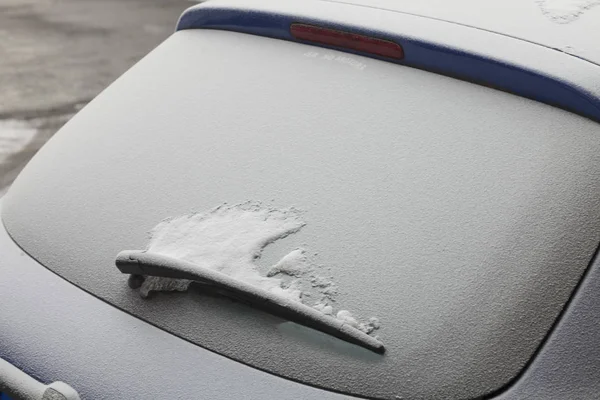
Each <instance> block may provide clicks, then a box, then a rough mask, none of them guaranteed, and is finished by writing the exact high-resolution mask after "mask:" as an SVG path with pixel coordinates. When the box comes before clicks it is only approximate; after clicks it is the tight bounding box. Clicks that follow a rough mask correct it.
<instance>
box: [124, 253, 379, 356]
mask: <svg viewBox="0 0 600 400" xmlns="http://www.w3.org/2000/svg"><path fill="white" fill-rule="evenodd" d="M115 263H116V265H117V268H119V270H120V271H121V272H122V273H124V274H132V275H147V276H158V277H165V278H175V279H187V280H190V281H195V282H200V283H204V284H209V285H212V286H215V287H217V288H219V289H223V290H224V291H225V292H226V293H231V295H233V296H236V297H237V296H239V297H242V298H243V299H244V300H246V301H248V302H249V303H250V304H252V305H253V306H256V307H260V308H264V309H266V310H269V311H271V312H273V313H274V314H277V315H279V316H281V317H284V318H287V319H289V320H290V321H293V322H296V323H298V324H301V325H305V326H308V327H310V328H313V329H316V330H319V331H321V332H324V333H327V334H330V335H332V336H335V337H337V338H339V339H342V340H344V341H346V342H350V343H354V344H356V345H358V346H361V347H364V348H366V349H369V350H371V351H374V352H376V353H384V352H385V347H384V346H383V343H381V342H380V341H379V340H377V339H376V338H374V337H372V336H369V335H367V334H366V333H364V332H362V331H361V330H359V329H357V328H355V327H353V326H351V325H348V324H347V323H346V322H345V321H343V320H340V319H337V318H334V317H331V316H327V315H325V314H323V313H321V312H320V311H318V310H315V309H314V308H312V307H309V306H307V305H305V304H302V303H300V302H298V301H294V300H290V299H287V298H285V297H283V296H279V295H277V294H274V293H271V292H269V291H266V290H264V289H261V288H258V287H256V286H253V285H250V284H248V283H245V282H242V281H240V280H237V279H235V278H232V277H230V276H228V275H225V274H223V273H220V272H218V271H215V270H212V269H210V268H207V267H204V266H202V265H198V264H194V263H191V262H188V261H183V260H179V259H177V258H173V257H169V256H165V255H162V254H158V253H152V252H146V251H140V250H125V251H122V252H120V253H119V254H118V255H117V259H116V261H115Z"/></svg>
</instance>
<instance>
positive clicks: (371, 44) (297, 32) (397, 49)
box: [290, 24, 404, 60]
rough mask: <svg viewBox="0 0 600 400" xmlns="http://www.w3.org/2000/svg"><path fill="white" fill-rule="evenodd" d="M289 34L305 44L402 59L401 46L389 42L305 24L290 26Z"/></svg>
mask: <svg viewBox="0 0 600 400" xmlns="http://www.w3.org/2000/svg"><path fill="white" fill-rule="evenodd" d="M290 33H291V34H292V36H293V37H294V38H296V39H299V40H305V41H307V42H315V43H320V44H326V45H330V46H337V47H343V48H346V49H352V50H356V51H360V52H362V53H370V54H375V55H378V56H381V57H388V58H394V59H396V60H400V59H402V58H403V57H404V50H402V46H400V45H399V44H398V43H394V42H392V41H390V40H384V39H377V38H374V37H370V36H365V35H359V34H356V33H350V32H343V31H338V30H335V29H329V28H322V27H319V26H313V25H306V24H292V25H291V26H290Z"/></svg>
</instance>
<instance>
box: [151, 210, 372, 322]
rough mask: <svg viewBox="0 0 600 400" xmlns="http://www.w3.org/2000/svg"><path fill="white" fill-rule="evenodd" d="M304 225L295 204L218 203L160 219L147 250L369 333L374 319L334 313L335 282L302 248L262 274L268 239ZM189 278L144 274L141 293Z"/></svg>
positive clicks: (178, 285) (176, 286)
mask: <svg viewBox="0 0 600 400" xmlns="http://www.w3.org/2000/svg"><path fill="white" fill-rule="evenodd" d="M304 225H305V222H304V221H303V220H302V218H301V213H300V212H299V211H298V210H296V209H294V208H286V209H275V208H271V207H268V206H263V205H262V203H259V202H247V203H243V204H237V205H227V204H224V205H220V206H218V207H216V208H213V209H212V210H210V211H208V212H203V213H192V214H188V215H183V216H180V217H175V218H168V219H165V220H164V221H162V222H160V223H159V224H158V225H157V226H156V227H154V229H153V230H152V231H151V232H150V242H149V243H148V246H147V248H146V250H148V251H151V252H154V253H159V254H163V255H166V256H170V257H174V258H178V259H180V260H185V261H189V262H192V263H194V264H198V265H202V266H204V267H206V268H211V269H213V270H216V271H219V272H221V273H224V274H227V275H229V276H231V277H233V278H235V279H239V280H241V281H244V282H246V283H249V284H251V285H253V286H256V287H260V288H261V289H264V290H268V291H270V292H273V293H276V294H278V295H280V296H284V297H286V298H288V299H291V300H294V301H299V302H302V303H306V304H309V305H312V306H313V307H314V308H315V309H317V310H319V311H321V312H323V313H324V314H326V315H331V316H332V317H334V316H335V317H336V318H339V319H342V320H344V321H345V322H347V323H348V324H350V325H352V326H354V327H356V328H357V329H360V330H362V331H363V332H366V333H371V332H373V331H374V330H376V329H377V328H379V322H378V321H377V320H376V319H375V318H371V319H370V320H369V321H368V322H366V323H363V322H359V321H358V320H357V319H356V318H355V317H353V316H352V314H351V313H350V312H349V311H346V310H340V311H338V312H337V314H335V313H334V310H333V304H332V303H334V302H335V296H336V294H337V287H336V285H335V284H334V282H333V280H332V279H331V278H326V277H324V276H321V275H319V274H318V270H319V269H320V268H321V267H318V266H315V264H314V263H312V262H311V260H310V257H309V256H308V253H307V251H306V250H305V249H303V248H296V249H293V250H292V251H290V252H289V253H288V254H286V255H285V256H283V257H282V258H281V259H280V260H279V261H278V262H277V263H276V264H275V265H273V266H272V267H271V268H270V269H268V271H267V273H266V275H262V274H261V272H260V270H259V268H258V265H257V264H256V261H257V260H258V259H259V258H260V256H261V254H262V251H263V249H264V248H265V247H266V246H268V245H269V244H271V243H273V242H275V241H277V240H279V239H282V238H284V237H286V236H289V235H292V234H294V233H296V232H298V231H299V230H300V229H302V227H303V226H304ZM189 285H190V281H187V280H181V279H171V278H160V277H148V278H147V279H146V280H145V281H144V283H143V284H142V287H141V288H140V293H141V294H142V296H147V295H148V294H149V293H150V292H151V291H185V290H187V288H188V287H189Z"/></svg>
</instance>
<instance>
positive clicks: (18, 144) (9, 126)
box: [0, 119, 37, 165]
mask: <svg viewBox="0 0 600 400" xmlns="http://www.w3.org/2000/svg"><path fill="white" fill-rule="evenodd" d="M36 133H37V129H36V128H35V127H33V126H31V125H30V124H28V123H27V122H26V121H20V120H17V119H6V120H0V165H4V164H5V163H6V162H7V160H8V158H9V157H10V156H11V155H12V154H15V153H18V152H19V151H21V150H23V149H24V148H25V147H26V146H27V144H29V142H31V140H32V139H33V138H34V136H35V134H36Z"/></svg>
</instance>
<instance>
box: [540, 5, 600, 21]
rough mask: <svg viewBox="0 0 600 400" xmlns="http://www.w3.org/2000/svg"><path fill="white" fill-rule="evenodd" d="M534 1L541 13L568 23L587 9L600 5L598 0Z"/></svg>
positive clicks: (554, 19)
mask: <svg viewBox="0 0 600 400" xmlns="http://www.w3.org/2000/svg"><path fill="white" fill-rule="evenodd" d="M536 3H537V4H538V6H539V7H540V9H541V10H542V13H544V15H545V16H547V17H548V18H550V19H551V20H552V21H553V22H556V23H559V24H568V23H570V22H573V21H575V20H576V19H578V18H579V17H580V16H581V15H583V14H584V13H585V12H586V11H588V10H589V9H591V8H593V7H595V6H597V5H600V0H537V1H536Z"/></svg>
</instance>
